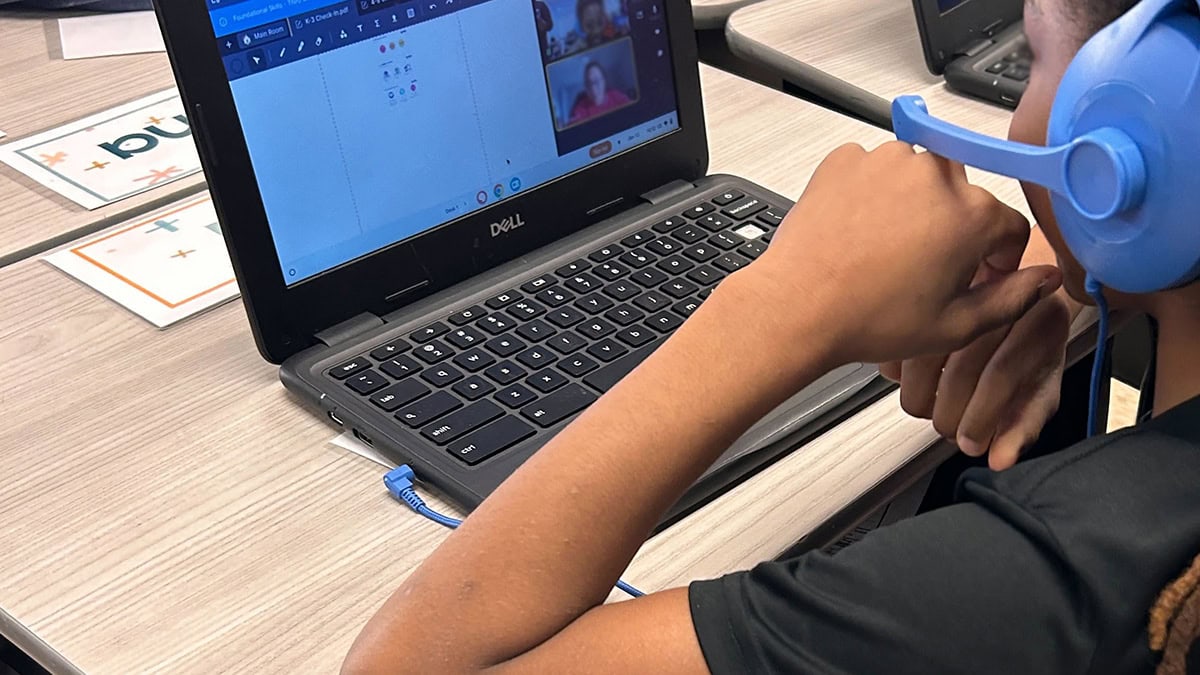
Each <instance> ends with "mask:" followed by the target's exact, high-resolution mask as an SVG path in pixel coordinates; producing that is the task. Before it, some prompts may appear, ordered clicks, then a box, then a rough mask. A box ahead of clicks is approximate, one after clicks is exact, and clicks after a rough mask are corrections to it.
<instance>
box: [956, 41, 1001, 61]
mask: <svg viewBox="0 0 1200 675" xmlns="http://www.w3.org/2000/svg"><path fill="white" fill-rule="evenodd" d="M994 44H996V42H995V41H994V40H986V39H985V40H977V41H975V42H972V43H971V44H969V45H967V46H965V47H963V48H962V49H961V50H960V51H959V52H958V53H957V54H955V56H965V57H967V58H970V57H972V56H977V55H979V54H981V53H982V52H983V50H985V49H987V48H988V47H991V46H992V45H994Z"/></svg>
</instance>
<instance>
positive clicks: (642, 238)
mask: <svg viewBox="0 0 1200 675" xmlns="http://www.w3.org/2000/svg"><path fill="white" fill-rule="evenodd" d="M652 241H654V233H653V232H651V231H650V230H642V231H641V232H635V233H633V234H631V235H629V236H628V237H625V238H624V239H622V240H621V244H622V245H623V246H626V247H628V248H636V247H638V246H641V245H642V244H649V243H650V242H652Z"/></svg>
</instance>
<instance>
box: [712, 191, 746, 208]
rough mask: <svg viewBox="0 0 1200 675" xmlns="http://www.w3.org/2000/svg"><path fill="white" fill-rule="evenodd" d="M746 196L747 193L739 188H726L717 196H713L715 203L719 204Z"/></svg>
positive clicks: (723, 204) (724, 204)
mask: <svg viewBox="0 0 1200 675" xmlns="http://www.w3.org/2000/svg"><path fill="white" fill-rule="evenodd" d="M745 196H746V195H745V194H743V193H742V192H741V191H739V190H726V191H725V192H722V193H721V194H719V195H717V196H716V197H713V203H715V204H716V205H717V206H726V205H728V204H732V203H734V202H736V201H737V200H739V199H741V198H742V197H745Z"/></svg>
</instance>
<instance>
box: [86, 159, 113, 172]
mask: <svg viewBox="0 0 1200 675" xmlns="http://www.w3.org/2000/svg"><path fill="white" fill-rule="evenodd" d="M106 166H108V162H99V161H96V162H92V165H91V166H89V167H88V168H86V169H84V171H91V170H92V169H103V168H104V167H106Z"/></svg>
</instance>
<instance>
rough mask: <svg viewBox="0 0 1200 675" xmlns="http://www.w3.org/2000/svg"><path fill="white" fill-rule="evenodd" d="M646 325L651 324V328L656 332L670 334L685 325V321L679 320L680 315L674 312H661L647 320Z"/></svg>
mask: <svg viewBox="0 0 1200 675" xmlns="http://www.w3.org/2000/svg"><path fill="white" fill-rule="evenodd" d="M646 323H648V324H650V326H651V327H652V328H654V329H655V330H658V331H661V332H663V333H670V332H671V331H673V330H675V329H676V328H679V327H680V326H681V325H683V319H681V318H679V315H678V314H674V313H672V312H659V313H658V314H655V315H654V316H652V317H650V318H649V319H646Z"/></svg>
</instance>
